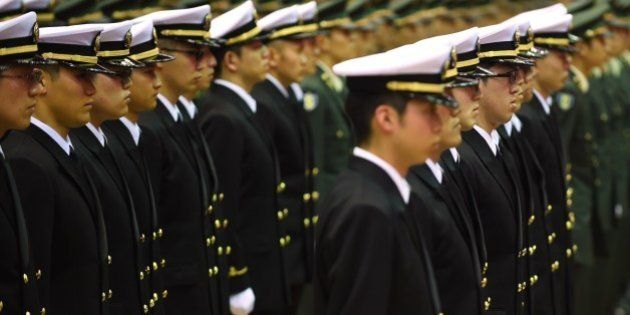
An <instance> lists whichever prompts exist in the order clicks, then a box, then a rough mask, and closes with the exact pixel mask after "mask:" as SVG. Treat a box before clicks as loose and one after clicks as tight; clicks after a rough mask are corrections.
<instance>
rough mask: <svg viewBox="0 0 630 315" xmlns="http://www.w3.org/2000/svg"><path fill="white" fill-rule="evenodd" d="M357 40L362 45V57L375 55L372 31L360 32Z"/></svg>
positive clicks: (375, 47) (374, 35)
mask: <svg viewBox="0 0 630 315" xmlns="http://www.w3.org/2000/svg"><path fill="white" fill-rule="evenodd" d="M359 40H360V41H361V42H362V43H363V50H362V51H363V54H362V56H366V55H371V54H374V53H376V51H377V46H376V33H375V32H374V31H373V30H367V31H362V32H361V33H360V38H359Z"/></svg>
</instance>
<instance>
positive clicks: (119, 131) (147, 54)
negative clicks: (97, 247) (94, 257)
mask: <svg viewBox="0 0 630 315" xmlns="http://www.w3.org/2000/svg"><path fill="white" fill-rule="evenodd" d="M130 32H131V43H130V47H129V52H130V56H129V58H130V59H132V60H135V61H136V62H138V63H141V64H142V67H140V68H133V69H131V74H130V77H129V80H130V81H131V87H130V89H129V101H128V102H127V113H126V114H125V115H124V117H120V118H119V119H116V120H110V121H106V122H104V123H103V124H102V127H101V128H102V130H103V132H104V133H105V137H106V138H107V143H108V144H109V147H110V149H111V151H112V153H113V155H114V156H115V157H116V159H117V160H118V162H119V165H120V168H121V170H122V173H123V174H125V179H126V180H127V182H128V184H129V190H130V192H131V195H132V196H133V198H132V199H133V200H132V201H133V207H134V209H135V213H136V217H137V224H138V229H139V235H137V237H138V241H139V244H140V247H141V249H142V253H141V255H142V257H141V258H140V259H142V261H144V263H145V265H143V267H142V268H141V269H140V270H139V272H138V273H137V274H136V277H138V279H139V280H140V281H141V282H142V283H145V284H144V285H145V286H148V287H149V293H150V296H149V298H148V299H147V300H144V301H143V304H142V306H141V307H142V313H143V314H147V313H149V312H151V313H152V314H164V303H162V301H163V300H164V299H166V298H167V297H168V290H167V289H165V287H164V278H163V276H164V267H165V265H166V257H164V256H163V255H162V250H161V246H160V243H161V238H160V237H158V235H159V234H160V230H162V228H161V227H160V225H159V224H158V222H159V218H158V208H157V196H156V195H155V191H156V190H157V189H158V187H159V178H160V177H159V176H156V175H157V174H160V172H161V167H162V164H161V159H162V157H161V152H162V149H161V143H160V141H158V140H157V139H156V136H155V134H154V133H152V132H151V131H150V130H149V129H147V128H143V127H141V126H140V125H138V118H139V114H140V113H142V112H145V111H148V110H152V109H153V108H155V106H156V96H157V94H158V90H159V88H160V86H161V83H160V81H159V79H158V78H157V76H156V74H155V71H156V67H157V64H158V63H162V62H168V61H170V60H172V59H173V57H172V56H169V55H165V54H163V53H160V52H159V49H158V47H157V38H156V37H154V36H155V35H154V32H153V22H152V21H142V22H134V25H133V26H132V27H131V29H130ZM162 231H163V230H162ZM163 233H164V232H162V234H163Z"/></svg>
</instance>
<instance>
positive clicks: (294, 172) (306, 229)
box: [252, 80, 313, 284]
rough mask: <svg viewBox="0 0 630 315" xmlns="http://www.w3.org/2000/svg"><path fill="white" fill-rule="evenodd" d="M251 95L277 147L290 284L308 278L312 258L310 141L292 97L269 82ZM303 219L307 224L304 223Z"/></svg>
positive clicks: (303, 120) (263, 83)
mask: <svg viewBox="0 0 630 315" xmlns="http://www.w3.org/2000/svg"><path fill="white" fill-rule="evenodd" d="M252 96H253V97H254V98H255V99H256V101H257V103H258V104H259V105H260V114H261V116H262V119H263V121H264V123H265V125H267V126H268V128H269V131H270V134H271V136H272V138H273V141H274V143H275V144H276V151H277V154H278V164H279V166H280V174H281V180H282V182H283V183H285V185H286V190H285V191H284V192H283V193H282V194H281V195H279V196H278V206H279V208H280V209H282V211H284V209H286V210H287V213H288V215H287V216H284V214H280V212H278V220H281V221H285V226H286V231H287V233H288V235H290V236H291V242H290V243H289V245H288V246H287V263H288V265H287V267H288V272H289V281H290V282H291V284H302V283H305V282H307V279H310V275H311V269H312V266H311V262H312V257H313V256H312V255H313V246H312V242H313V235H312V231H313V230H312V228H311V224H310V218H311V217H312V216H313V209H312V203H311V202H310V201H311V200H310V198H312V195H311V191H310V188H311V187H310V185H309V176H310V173H309V172H308V170H309V169H311V168H312V165H311V164H312V154H311V152H312V148H311V146H312V141H311V140H310V137H309V136H310V133H309V131H308V129H307V128H308V126H307V123H308V120H307V118H306V114H305V113H304V109H303V108H301V107H299V105H298V103H297V102H295V101H294V100H293V99H292V98H290V96H289V97H285V96H284V95H283V94H282V92H280V90H278V88H277V87H276V86H275V85H274V84H273V83H272V82H271V81H269V80H265V81H263V82H261V83H259V84H257V85H256V86H255V87H254V89H253V91H252ZM305 220H306V221H305Z"/></svg>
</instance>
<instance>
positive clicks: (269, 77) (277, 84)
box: [265, 73, 289, 98]
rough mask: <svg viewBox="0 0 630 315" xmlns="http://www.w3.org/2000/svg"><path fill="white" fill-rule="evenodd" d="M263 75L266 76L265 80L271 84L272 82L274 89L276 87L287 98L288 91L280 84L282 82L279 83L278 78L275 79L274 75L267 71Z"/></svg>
mask: <svg viewBox="0 0 630 315" xmlns="http://www.w3.org/2000/svg"><path fill="white" fill-rule="evenodd" d="M265 76H266V77H267V80H269V82H271V84H273V85H274V86H275V87H276V89H278V90H279V91H280V93H282V95H284V97H285V98H289V91H287V89H285V88H284V86H282V84H281V83H280V81H278V79H276V77H274V76H273V75H271V74H269V73H267V74H266V75H265Z"/></svg>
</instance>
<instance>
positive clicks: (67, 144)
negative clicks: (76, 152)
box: [31, 116, 72, 156]
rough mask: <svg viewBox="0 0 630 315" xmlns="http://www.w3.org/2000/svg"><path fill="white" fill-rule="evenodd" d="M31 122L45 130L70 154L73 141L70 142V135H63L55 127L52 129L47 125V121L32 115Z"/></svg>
mask: <svg viewBox="0 0 630 315" xmlns="http://www.w3.org/2000/svg"><path fill="white" fill-rule="evenodd" d="M31 124H33V125H35V126H37V127H38V128H39V129H41V130H42V131H43V132H45V133H46V134H47V135H48V136H49V137H50V138H52V139H53V141H55V142H56V143H57V144H58V145H59V146H60V147H61V149H62V150H63V151H64V152H66V154H67V155H68V156H69V155H70V150H71V149H72V142H70V137H68V136H66V137H65V138H64V137H62V136H61V135H60V134H59V133H58V132H57V131H55V129H52V128H51V127H50V126H48V125H46V123H44V122H42V121H41V120H39V119H37V118H35V117H34V116H31Z"/></svg>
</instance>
